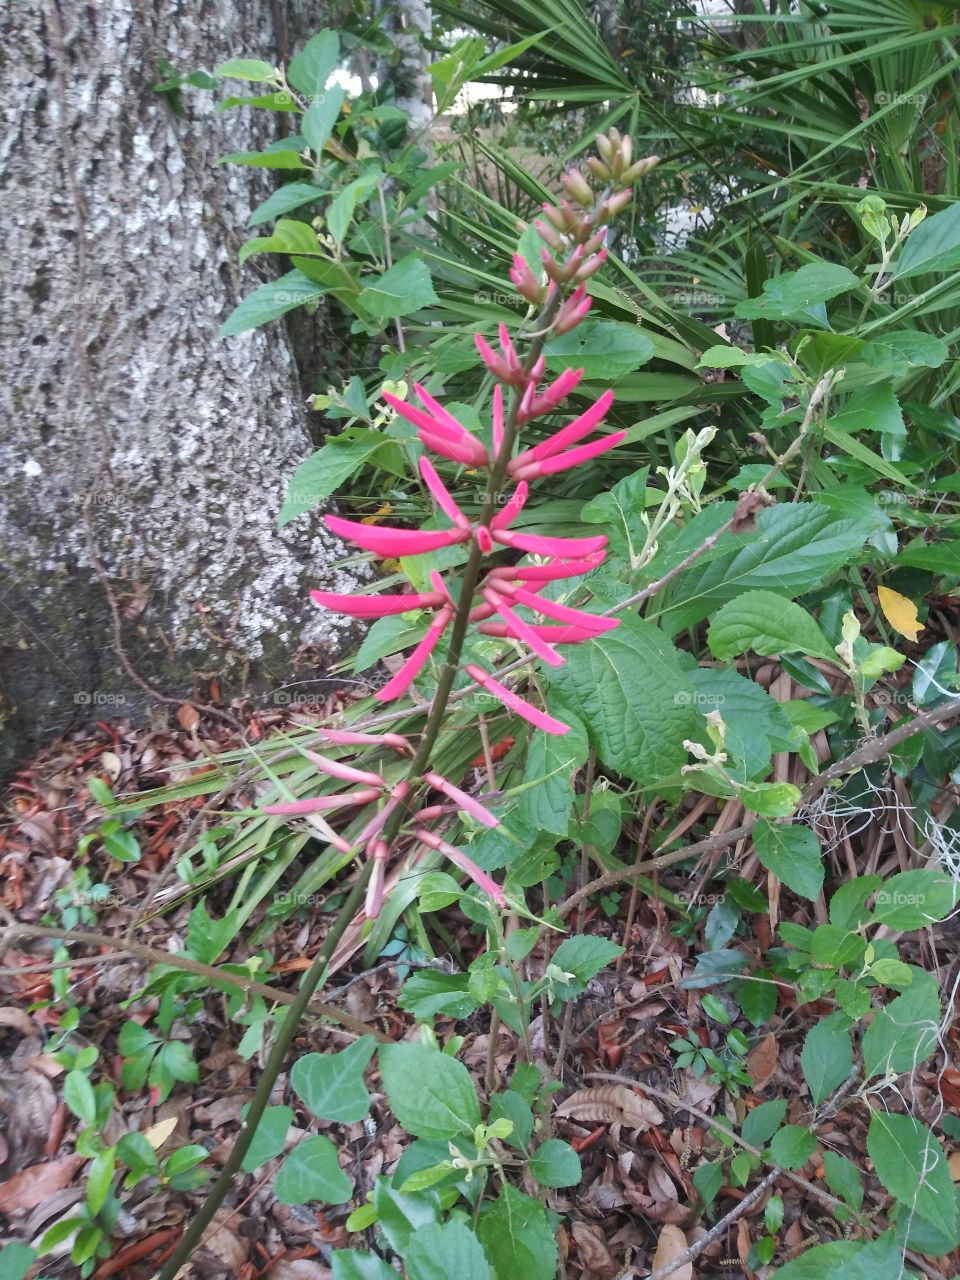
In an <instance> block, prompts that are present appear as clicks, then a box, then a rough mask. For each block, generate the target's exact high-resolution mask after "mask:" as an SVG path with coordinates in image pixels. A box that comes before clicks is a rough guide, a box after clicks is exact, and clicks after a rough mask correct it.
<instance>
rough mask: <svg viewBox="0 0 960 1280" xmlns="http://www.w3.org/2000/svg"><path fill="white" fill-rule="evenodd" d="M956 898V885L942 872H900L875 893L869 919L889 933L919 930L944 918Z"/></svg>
mask: <svg viewBox="0 0 960 1280" xmlns="http://www.w3.org/2000/svg"><path fill="white" fill-rule="evenodd" d="M958 895H960V884H958V882H957V881H956V880H955V879H954V878H953V876H951V875H950V874H948V872H946V871H929V870H925V869H921V868H917V869H916V870H914V871H901V872H900V874H899V875H895V876H891V877H890V879H889V880H887V881H886V883H885V884H884V886H883V888H882V889H878V890H877V896H876V898H875V899H874V904H873V918H874V919H875V920H877V921H879V922H880V923H881V924H885V925H888V926H889V927H890V928H891V929H923V928H925V927H926V926H927V925H928V924H932V923H933V922H934V921H936V920H942V919H943V918H944V916H948V915H949V914H950V912H951V911H952V910H953V908H954V907H955V906H956V905H957V897H958Z"/></svg>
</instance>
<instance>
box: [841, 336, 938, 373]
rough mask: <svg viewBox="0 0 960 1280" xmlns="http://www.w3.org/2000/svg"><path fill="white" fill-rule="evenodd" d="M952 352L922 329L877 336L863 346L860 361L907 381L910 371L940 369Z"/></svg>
mask: <svg viewBox="0 0 960 1280" xmlns="http://www.w3.org/2000/svg"><path fill="white" fill-rule="evenodd" d="M949 354H950V352H949V348H948V347H947V344H946V343H945V342H942V341H941V339H940V338H936V337H934V335H933V334H932V333H926V332H924V330H923V329H903V330H899V331H896V332H893V333H877V334H874V335H873V336H872V337H871V338H870V341H869V342H867V343H865V344H864V347H863V351H862V353H861V355H860V359H861V360H863V361H864V363H865V364H868V365H870V366H871V367H872V368H875V369H883V370H885V371H887V372H889V373H892V374H893V376H894V377H896V378H904V377H906V375H907V374H908V373H909V371H910V370H911V369H917V368H926V369H939V368H940V366H941V365H942V364H943V362H944V361H945V360H946V358H947V356H948V355H949Z"/></svg>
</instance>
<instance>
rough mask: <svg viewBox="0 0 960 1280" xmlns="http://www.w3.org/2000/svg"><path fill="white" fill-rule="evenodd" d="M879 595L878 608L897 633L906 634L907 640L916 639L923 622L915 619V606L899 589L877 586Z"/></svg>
mask: <svg viewBox="0 0 960 1280" xmlns="http://www.w3.org/2000/svg"><path fill="white" fill-rule="evenodd" d="M877 595H878V596H879V597H880V608H881V609H882V610H883V616H884V617H885V618H886V620H887V621H888V622H889V623H890V625H891V627H893V629H894V631H896V633H897V635H901V636H906V638H907V639H908V640H916V638H917V636H918V634H919V633H920V632H921V631H922V630H923V623H922V622H918V621H917V606H916V605H915V604H914V603H913V601H912V600H908V599H907V597H906V596H902V595H901V594H900V592H899V591H892V590H891V589H890V587H877Z"/></svg>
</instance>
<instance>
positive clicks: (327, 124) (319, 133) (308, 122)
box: [301, 84, 344, 156]
mask: <svg viewBox="0 0 960 1280" xmlns="http://www.w3.org/2000/svg"><path fill="white" fill-rule="evenodd" d="M343 99H344V91H343V89H342V87H341V86H340V85H338V84H335V85H331V86H330V88H329V89H324V90H323V91H321V92H319V93H317V94H316V96H315V97H314V99H313V101H312V102H311V103H310V106H309V107H307V109H306V111H305V112H304V114H303V120H302V121H301V128H302V130H303V136H304V137H305V138H306V140H307V146H308V147H309V148H310V150H311V151H312V152H313V153H314V155H316V156H319V155H321V154H322V152H323V148H324V147H325V146H326V145H327V139H328V138H329V137H330V134H331V133H332V132H333V126H334V125H335V124H336V123H337V120H338V119H339V116H340V108H341V107H342V106H343Z"/></svg>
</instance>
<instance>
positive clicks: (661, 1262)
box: [652, 1223, 693, 1280]
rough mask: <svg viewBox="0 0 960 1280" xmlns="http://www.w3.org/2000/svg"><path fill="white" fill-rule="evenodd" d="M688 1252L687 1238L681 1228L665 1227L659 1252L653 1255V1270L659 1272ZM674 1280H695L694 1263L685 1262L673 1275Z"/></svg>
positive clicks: (659, 1244)
mask: <svg viewBox="0 0 960 1280" xmlns="http://www.w3.org/2000/svg"><path fill="white" fill-rule="evenodd" d="M686 1250H687V1237H686V1236H685V1235H684V1234H683V1232H682V1231H681V1230H680V1228H679V1227H672V1226H670V1224H669V1223H668V1224H667V1225H666V1226H665V1227H661V1229H660V1239H659V1240H658V1241H657V1252H656V1253H655V1254H654V1255H653V1264H652V1270H653V1271H659V1270H660V1268H661V1267H665V1266H667V1265H668V1264H669V1263H671V1262H673V1261H674V1259H675V1258H679V1257H680V1255H681V1254H682V1253H685V1252H686ZM672 1280H693V1263H692V1262H684V1263H683V1265H682V1266H679V1267H677V1269H676V1270H675V1271H674V1273H673V1276H672Z"/></svg>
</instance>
